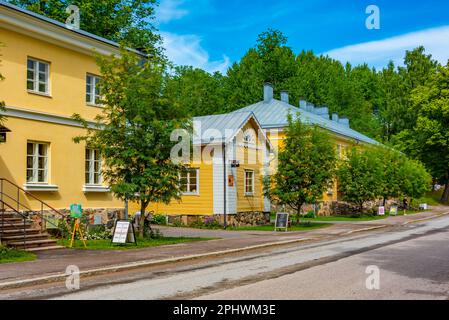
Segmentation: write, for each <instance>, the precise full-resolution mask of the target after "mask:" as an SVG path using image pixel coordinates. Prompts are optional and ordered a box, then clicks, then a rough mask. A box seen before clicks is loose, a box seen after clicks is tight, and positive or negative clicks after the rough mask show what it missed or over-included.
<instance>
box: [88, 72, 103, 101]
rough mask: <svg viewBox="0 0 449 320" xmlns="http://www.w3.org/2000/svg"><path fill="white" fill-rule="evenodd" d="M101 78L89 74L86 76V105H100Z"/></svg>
mask: <svg viewBox="0 0 449 320" xmlns="http://www.w3.org/2000/svg"><path fill="white" fill-rule="evenodd" d="M100 82H101V78H100V77H97V76H94V75H91V74H88V75H87V76H86V103H87V104H90V105H94V106H99V105H100V99H101V97H100Z"/></svg>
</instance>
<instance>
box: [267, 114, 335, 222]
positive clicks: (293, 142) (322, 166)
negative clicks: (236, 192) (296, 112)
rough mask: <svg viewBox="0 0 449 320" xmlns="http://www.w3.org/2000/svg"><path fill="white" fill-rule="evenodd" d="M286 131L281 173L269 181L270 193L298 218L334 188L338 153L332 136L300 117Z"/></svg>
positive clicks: (280, 165)
mask: <svg viewBox="0 0 449 320" xmlns="http://www.w3.org/2000/svg"><path fill="white" fill-rule="evenodd" d="M288 122H289V125H288V127H287V128H286V129H285V134H286V138H285V141H284V143H285V145H284V148H283V149H282V151H280V152H279V158H278V159H279V160H278V161H279V164H278V169H277V172H276V173H275V174H274V175H273V176H272V177H269V178H268V179H265V181H264V185H265V191H266V194H267V195H268V196H269V197H270V198H271V199H272V200H274V201H276V202H278V203H279V204H280V205H288V206H289V207H290V208H292V209H293V210H295V212H296V213H297V217H298V218H299V214H300V213H301V208H302V206H303V205H304V204H305V203H312V204H313V203H316V202H317V200H318V199H320V198H321V197H322V195H323V193H324V192H325V191H326V189H327V188H329V187H330V186H331V185H332V179H333V176H334V170H335V165H336V153H335V149H334V146H333V144H332V142H331V141H330V137H329V135H328V134H327V133H325V132H324V131H323V130H321V129H320V128H318V127H311V126H309V125H305V124H303V123H301V121H300V119H299V116H297V119H296V120H293V118H292V116H291V115H290V116H289V118H288Z"/></svg>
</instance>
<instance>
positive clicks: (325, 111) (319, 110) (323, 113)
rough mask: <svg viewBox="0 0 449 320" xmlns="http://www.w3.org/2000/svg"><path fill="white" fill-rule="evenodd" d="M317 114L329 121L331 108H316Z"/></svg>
mask: <svg viewBox="0 0 449 320" xmlns="http://www.w3.org/2000/svg"><path fill="white" fill-rule="evenodd" d="M315 114H317V115H319V116H320V117H323V118H325V119H327V120H329V108H328V107H320V108H315Z"/></svg>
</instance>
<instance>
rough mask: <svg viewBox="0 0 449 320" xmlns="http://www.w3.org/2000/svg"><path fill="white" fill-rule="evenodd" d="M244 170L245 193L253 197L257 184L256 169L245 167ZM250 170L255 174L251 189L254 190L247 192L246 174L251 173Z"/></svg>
mask: <svg viewBox="0 0 449 320" xmlns="http://www.w3.org/2000/svg"><path fill="white" fill-rule="evenodd" d="M244 172H245V174H244V176H243V192H244V193H245V196H246V197H252V196H254V194H255V189H256V185H255V178H256V175H255V171H254V170H252V169H244ZM249 172H251V173H252V174H253V177H252V183H251V189H252V190H253V191H252V192H246V174H247V173H249Z"/></svg>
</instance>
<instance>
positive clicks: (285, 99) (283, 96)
mask: <svg viewBox="0 0 449 320" xmlns="http://www.w3.org/2000/svg"><path fill="white" fill-rule="evenodd" d="M281 101H282V102H285V103H289V97H288V91H286V90H283V91H281Z"/></svg>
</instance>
